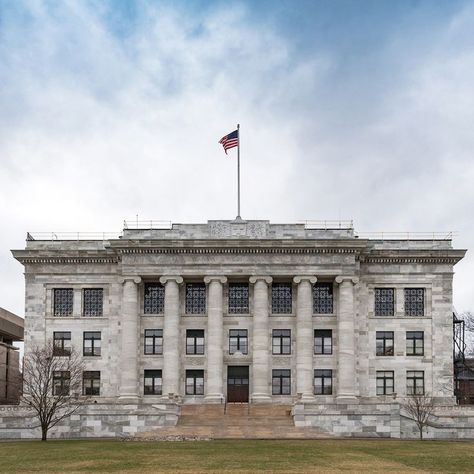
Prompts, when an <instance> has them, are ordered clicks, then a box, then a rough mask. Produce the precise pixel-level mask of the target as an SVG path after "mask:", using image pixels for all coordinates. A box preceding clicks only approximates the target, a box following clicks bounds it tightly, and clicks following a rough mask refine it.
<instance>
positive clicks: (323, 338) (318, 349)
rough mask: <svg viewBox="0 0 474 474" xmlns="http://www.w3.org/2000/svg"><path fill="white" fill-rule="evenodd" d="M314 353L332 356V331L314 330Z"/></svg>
mask: <svg viewBox="0 0 474 474" xmlns="http://www.w3.org/2000/svg"><path fill="white" fill-rule="evenodd" d="M314 353H315V354H332V330H331V329H315V330H314Z"/></svg>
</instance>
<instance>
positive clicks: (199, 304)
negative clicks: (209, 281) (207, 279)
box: [186, 283, 206, 314]
mask: <svg viewBox="0 0 474 474" xmlns="http://www.w3.org/2000/svg"><path fill="white" fill-rule="evenodd" d="M186 314H206V285H205V284H204V283H187V284H186Z"/></svg>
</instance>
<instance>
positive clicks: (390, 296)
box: [374, 288, 395, 316]
mask: <svg viewBox="0 0 474 474" xmlns="http://www.w3.org/2000/svg"><path fill="white" fill-rule="evenodd" d="M394 311H395V290H394V289H393V288H375V308H374V314H375V316H393V315H394Z"/></svg>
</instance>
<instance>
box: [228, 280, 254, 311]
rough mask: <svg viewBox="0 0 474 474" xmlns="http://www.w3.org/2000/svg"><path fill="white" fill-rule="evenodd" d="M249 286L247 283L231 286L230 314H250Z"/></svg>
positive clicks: (232, 284)
mask: <svg viewBox="0 0 474 474" xmlns="http://www.w3.org/2000/svg"><path fill="white" fill-rule="evenodd" d="M248 312H249V285H248V284H247V283H230V284H229V313H231V314H248Z"/></svg>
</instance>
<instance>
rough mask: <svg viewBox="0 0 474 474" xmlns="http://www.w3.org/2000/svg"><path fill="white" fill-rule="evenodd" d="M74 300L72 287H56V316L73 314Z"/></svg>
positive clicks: (54, 298)
mask: <svg viewBox="0 0 474 474" xmlns="http://www.w3.org/2000/svg"><path fill="white" fill-rule="evenodd" d="M73 301H74V291H73V289H72V288H55V289H54V291H53V312H54V316H72V308H73Z"/></svg>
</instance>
